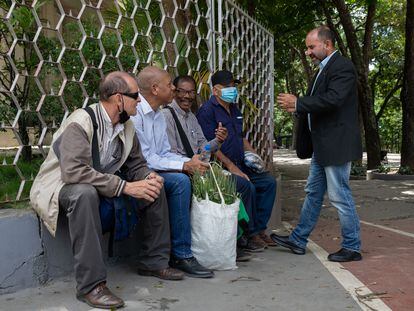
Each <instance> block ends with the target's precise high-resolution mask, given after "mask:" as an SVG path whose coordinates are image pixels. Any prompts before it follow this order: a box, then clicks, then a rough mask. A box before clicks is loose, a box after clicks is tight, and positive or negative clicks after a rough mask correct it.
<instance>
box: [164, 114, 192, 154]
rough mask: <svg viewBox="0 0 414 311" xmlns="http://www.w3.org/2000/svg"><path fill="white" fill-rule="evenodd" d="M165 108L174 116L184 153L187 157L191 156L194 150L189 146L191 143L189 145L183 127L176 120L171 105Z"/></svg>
mask: <svg viewBox="0 0 414 311" xmlns="http://www.w3.org/2000/svg"><path fill="white" fill-rule="evenodd" d="M165 108H167V109H169V110H170V112H171V114H172V116H173V118H174V121H175V125H176V126H177V130H178V134H180V138H181V142H182V143H183V146H184V149H185V153H186V154H187V156H188V157H189V158H192V157H193V155H194V151H193V148H191V145H190V142H189V141H188V137H187V135H186V134H185V133H184V129H183V127H182V126H181V123H180V120H178V117H177V115H176V114H175V111H174V109H173V108H172V107H170V106H166V107H165ZM165 108H164V109H165Z"/></svg>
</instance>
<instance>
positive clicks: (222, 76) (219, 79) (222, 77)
mask: <svg viewBox="0 0 414 311" xmlns="http://www.w3.org/2000/svg"><path fill="white" fill-rule="evenodd" d="M231 82H234V83H241V81H240V80H238V79H234V78H233V74H232V73H231V72H230V71H228V70H219V71H216V72H215V73H214V74H213V76H212V77H211V83H212V84H213V86H214V85H216V84H221V85H229V84H230V83H231Z"/></svg>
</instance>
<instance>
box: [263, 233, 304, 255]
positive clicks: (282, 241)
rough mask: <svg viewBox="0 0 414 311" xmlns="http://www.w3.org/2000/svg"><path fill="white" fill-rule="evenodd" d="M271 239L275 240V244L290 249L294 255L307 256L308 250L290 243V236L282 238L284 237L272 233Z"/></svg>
mask: <svg viewBox="0 0 414 311" xmlns="http://www.w3.org/2000/svg"><path fill="white" fill-rule="evenodd" d="M270 238H271V239H272V240H273V242H275V243H276V244H279V245H280V246H283V247H286V248H289V249H290V250H291V251H292V253H293V254H296V255H305V253H306V250H305V249H304V248H302V247H300V246H298V245H296V244H295V243H293V242H291V241H289V236H282V235H277V234H275V233H272V234H271V235H270Z"/></svg>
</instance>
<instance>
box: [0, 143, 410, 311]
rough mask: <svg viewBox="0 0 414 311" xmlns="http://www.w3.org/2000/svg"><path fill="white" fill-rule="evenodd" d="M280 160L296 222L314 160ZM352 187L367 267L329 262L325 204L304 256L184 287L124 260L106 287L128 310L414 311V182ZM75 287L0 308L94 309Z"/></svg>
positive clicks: (258, 259)
mask: <svg viewBox="0 0 414 311" xmlns="http://www.w3.org/2000/svg"><path fill="white" fill-rule="evenodd" d="M275 163H276V166H277V167H278V169H279V171H280V172H282V174H283V184H282V204H283V210H284V212H283V214H282V215H283V216H285V219H287V220H289V221H290V222H291V223H294V222H295V220H296V216H297V214H298V212H299V209H300V205H301V202H302V201H303V195H304V192H303V186H304V183H305V179H306V176H307V169H308V165H309V164H308V163H309V162H308V161H300V160H298V159H296V157H295V156H294V153H292V152H291V151H287V150H276V153H275ZM351 186H352V188H353V190H354V195H355V200H356V202H357V205H358V210H359V213H360V216H361V219H362V220H363V221H366V222H367V224H365V223H364V224H362V237H363V255H364V260H363V261H361V262H354V263H349V264H345V265H338V264H332V263H329V262H327V261H326V254H327V252H331V251H336V250H337V248H338V246H339V244H340V233H339V228H338V221H337V219H336V211H335V210H334V209H333V208H332V207H330V206H329V204H326V207H325V208H324V209H323V212H322V215H321V216H322V217H321V221H320V222H319V224H318V226H317V228H316V229H315V232H314V234H313V235H312V240H313V241H314V242H315V243H311V244H310V245H309V249H308V252H307V254H306V255H304V256H297V255H293V254H291V253H290V252H289V251H287V250H285V249H282V248H281V247H276V248H270V249H268V250H266V251H265V252H263V253H259V254H256V255H255V258H254V259H253V260H252V261H251V262H248V263H243V264H240V265H239V269H237V270H235V271H219V272H216V277H215V278H214V279H209V280H200V279H192V278H186V279H185V280H183V281H178V282H171V281H161V280H159V279H157V278H153V277H142V276H139V275H137V273H136V269H135V267H134V265H133V264H132V263H131V262H130V261H127V260H121V261H118V262H111V263H109V268H108V274H109V276H108V285H109V286H110V288H111V289H113V290H114V292H115V293H117V294H119V295H120V296H121V297H122V298H123V299H124V300H126V308H124V309H123V310H179V311H190V310H191V311H195V310H197V311H204V310H206V311H207V310H215V311H222V310H223V311H233V310H234V311H236V310H237V311H240V310H241V311H245V310H246V311H248V310H269V311H270V310H272V311H274V310H315V311H316V310H317V311H320V310H361V309H363V310H390V309H391V308H392V310H407V311H408V310H414V301H412V297H414V292H413V291H414V284H413V277H412V276H413V275H414V271H413V268H414V265H412V258H413V256H414V238H413V237H411V236H410V232H411V233H412V234H414V195H413V194H414V192H412V190H413V189H414V182H395V181H393V182H380V181H363V180H359V181H352V182H351ZM410 191H411V192H410ZM373 225H380V226H382V227H374V226H373ZM383 228H385V229H383ZM390 229H391V230H394V231H390ZM282 230H283V229H282ZM404 234H405V235H404ZM407 234H408V235H407ZM410 258H411V259H410ZM74 287H75V284H74V280H73V277H72V276H68V277H65V278H62V279H58V280H54V281H52V282H50V283H49V284H47V285H46V286H43V287H39V288H31V289H26V290H22V291H19V292H17V293H13V294H7V295H3V296H0V310H19V311H20V310H48V311H52V310H80V311H82V310H95V309H92V308H90V307H88V306H87V305H85V304H83V303H80V302H78V301H77V300H76V299H75V297H74ZM345 287H346V289H345ZM379 298H381V299H379ZM357 301H358V303H357ZM383 302H385V303H386V305H385V304H383ZM387 305H388V306H389V307H390V308H388V307H387Z"/></svg>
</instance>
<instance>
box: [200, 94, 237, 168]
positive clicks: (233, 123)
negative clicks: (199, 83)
mask: <svg viewBox="0 0 414 311" xmlns="http://www.w3.org/2000/svg"><path fill="white" fill-rule="evenodd" d="M197 119H198V123H200V125H201V128H202V130H203V133H204V136H205V137H206V138H207V140H211V139H213V138H214V137H215V136H216V135H215V130H216V128H217V127H218V124H219V122H221V124H222V125H223V126H224V127H225V128H227V131H228V136H227V139H226V140H225V141H224V143H223V145H222V146H221V148H220V150H221V152H223V154H224V155H225V156H226V157H228V158H229V159H230V160H231V161H232V162H233V163H234V164H235V165H237V166H238V167H239V168H240V169H242V167H243V160H244V147H243V116H242V114H241V112H240V110H239V109H238V108H237V106H236V104H230V114H229V113H228V112H227V110H226V109H225V108H224V107H223V106H222V105H220V104H219V102H218V101H217V99H216V97H215V96H211V97H210V99H209V100H208V101H206V102H205V103H204V104H203V105H202V106H201V108H200V110H199V111H198V113H197Z"/></svg>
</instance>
